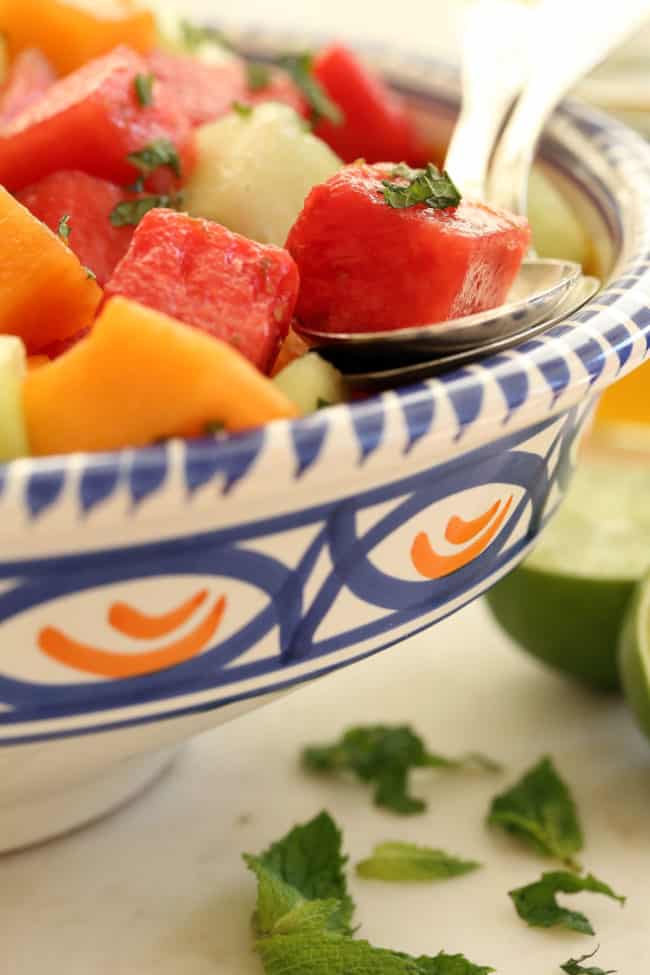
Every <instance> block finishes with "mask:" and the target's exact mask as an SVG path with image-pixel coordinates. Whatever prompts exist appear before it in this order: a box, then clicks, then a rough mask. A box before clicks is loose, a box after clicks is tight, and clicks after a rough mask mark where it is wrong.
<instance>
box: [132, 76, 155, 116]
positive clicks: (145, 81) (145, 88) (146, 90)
mask: <svg viewBox="0 0 650 975" xmlns="http://www.w3.org/2000/svg"><path fill="white" fill-rule="evenodd" d="M155 80H156V78H155V75H152V74H137V75H136V76H135V82H134V85H135V94H136V96H137V99H138V101H139V102H140V104H141V105H142V106H143V108H145V107H146V106H147V105H152V104H153V85H154V81H155Z"/></svg>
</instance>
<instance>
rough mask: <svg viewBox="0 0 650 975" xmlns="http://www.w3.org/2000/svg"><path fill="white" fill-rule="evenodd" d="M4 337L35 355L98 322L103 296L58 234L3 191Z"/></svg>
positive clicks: (0, 290)
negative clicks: (17, 341) (15, 338)
mask: <svg viewBox="0 0 650 975" xmlns="http://www.w3.org/2000/svg"><path fill="white" fill-rule="evenodd" d="M0 223H2V235H1V236H0V334H5V335H18V336H19V337H20V338H21V339H22V340H23V341H24V343H25V345H26V346H27V350H28V351H29V352H30V353H34V352H42V351H43V350H44V349H46V348H47V347H48V346H49V345H51V344H52V343H53V342H57V341H60V340H61V339H65V338H67V337H68V336H70V335H74V334H75V332H78V331H79V330H80V329H82V328H85V327H87V326H88V325H90V324H91V323H92V321H93V318H94V315H95V311H96V309H97V307H98V305H99V303H100V301H101V298H102V291H101V288H100V287H99V285H98V284H97V282H96V281H95V280H94V279H93V278H92V277H90V276H89V274H88V271H87V270H86V268H84V267H82V265H81V263H80V261H79V259H78V258H77V256H76V255H75V254H73V253H72V251H71V250H70V248H69V247H67V246H66V245H65V243H64V242H63V241H62V240H61V239H60V238H59V237H57V235H56V234H54V233H52V231H51V230H50V229H49V228H48V227H46V226H45V224H44V223H41V222H40V220H37V219H36V217H34V216H33V215H32V214H31V213H30V212H29V210H27V209H26V208H25V207H24V206H22V205H21V204H20V203H18V201H17V200H15V199H14V198H13V197H12V196H11V195H10V194H9V193H7V191H6V190H5V189H3V188H2V187H0Z"/></svg>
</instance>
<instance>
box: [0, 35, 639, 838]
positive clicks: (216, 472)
mask: <svg viewBox="0 0 650 975" xmlns="http://www.w3.org/2000/svg"><path fill="white" fill-rule="evenodd" d="M248 40H249V43H251V44H253V45H254V46H255V47H256V48H257V49H259V50H261V51H262V53H263V52H264V50H268V45H269V43H270V42H269V41H268V39H267V38H260V37H257V38H252V39H251V38H249V39H248ZM380 62H381V64H382V65H383V67H384V69H385V70H386V72H387V74H388V75H389V76H390V77H391V78H392V79H393V80H394V81H395V83H396V84H397V85H399V86H400V87H401V88H402V89H403V90H405V91H406V92H407V93H408V95H409V97H410V98H411V100H412V101H413V103H414V104H415V105H416V106H417V107H418V109H419V110H420V111H422V112H425V113H426V114H427V115H428V117H429V119H430V121H431V123H432V125H433V127H434V128H435V127H436V126H437V127H438V128H439V129H440V131H441V132H442V131H443V130H444V129H445V128H448V127H449V125H450V123H451V120H452V118H453V115H454V112H455V110H456V104H457V90H456V79H455V77H454V76H453V75H452V74H450V73H449V71H448V70H447V69H446V68H443V67H441V66H440V65H437V64H432V63H429V62H422V61H414V60H413V59H412V58H410V59H408V61H406V59H402V60H400V59H398V58H396V57H395V56H389V57H383V58H380ZM542 154H543V156H544V158H545V160H546V162H547V164H548V165H549V166H551V167H553V168H554V169H555V171H556V173H557V175H558V176H559V178H561V179H562V180H563V181H564V183H565V184H566V186H567V187H568V188H570V191H571V193H572V195H573V197H574V201H575V203H576V206H577V208H578V210H579V211H580V213H581V215H582V217H583V219H584V220H585V222H586V225H587V226H588V228H589V232H590V234H591V236H592V238H593V240H594V241H595V244H596V247H597V250H598V254H599V259H600V262H601V265H602V268H603V270H604V273H605V276H606V278H607V282H608V283H607V285H606V287H605V290H604V291H603V292H602V293H601V294H600V295H599V296H598V297H597V299H596V300H594V301H592V302H591V303H590V304H589V305H588V306H587V307H585V308H584V309H583V310H582V311H580V312H579V313H578V314H576V315H575V316H574V317H573V318H572V319H571V320H570V321H567V322H565V323H563V324H561V325H558V326H557V327H555V328H553V330H552V331H550V332H549V333H548V334H547V335H545V336H544V337H542V338H537V339H535V340H534V341H530V342H528V343H527V344H526V345H523V346H521V347H519V348H518V349H516V350H513V351H510V352H507V353H504V354H501V355H498V356H494V357H493V358H491V359H486V360H484V361H483V362H482V364H480V365H474V366H471V367H468V368H464V369H461V370H459V371H457V372H455V373H453V374H451V375H448V376H445V377H444V378H441V379H435V380H431V381H429V382H426V383H422V384H419V385H417V386H413V387H411V388H408V389H401V390H399V391H398V392H391V393H386V394H384V395H382V396H377V397H374V398H372V399H370V400H368V401H366V402H360V403H356V404H354V405H351V406H339V407H335V408H331V409H327V410H325V411H322V412H320V413H319V414H317V415H315V416H312V417H309V418H307V419H304V420H300V421H297V422H293V423H289V422H280V423H275V424H272V425H271V426H269V427H267V428H266V429H263V430H258V431H256V432H252V433H249V434H246V435H243V436H237V437H224V438H222V439H220V440H218V441H216V442H214V441H205V442H193V443H185V442H180V441H177V442H171V443H169V444H167V445H165V446H160V447H155V448H151V449H145V450H133V451H124V452H122V453H117V454H111V455H103V456H87V455H76V456H70V457H65V458H61V459H53V460H37V461H31V460H24V461H19V462H16V463H13V464H10V465H8V466H6V467H4V468H1V467H0V538H1V540H2V548H1V555H0V745H1V746H2V748H1V749H0V783H1V785H0V849H10V848H16V847H19V846H22V845H25V844H28V843H31V842H33V841H35V840H39V839H43V838H44V837H46V836H51V835H54V834H56V833H59V832H61V831H63V830H66V829H68V828H70V827H72V826H74V825H78V824H80V823H82V822H85V821H87V820H89V819H92V818H93V817H95V816H97V815H99V814H101V813H102V812H104V811H106V810H107V809H109V808H111V807H112V806H115V805H117V804H118V803H120V802H121V801H123V800H124V799H125V798H127V797H128V796H129V795H131V794H132V793H133V792H135V791H136V790H137V789H138V788H140V787H142V786H143V785H144V784H145V783H146V782H148V781H149V780H150V779H151V778H152V777H154V776H155V775H156V774H157V772H159V771H160V770H161V769H162V768H163V767H164V766H165V764H166V763H167V762H168V761H169V760H170V756H171V755H172V754H173V753H174V750H175V749H176V748H177V746H178V745H179V744H180V743H181V742H183V741H185V740H187V739H188V738H190V737H191V736H192V735H195V734H196V733H197V732H200V731H201V730H203V729H205V728H208V727H211V726H213V725H216V724H219V723H220V722H223V721H226V720H228V719H230V718H232V717H234V716H236V715H239V714H242V713H244V712H246V711H249V710H251V709H252V708H254V707H256V706H258V705H259V704H262V703H264V702H265V701H268V700H269V699H270V698H271V697H272V696H274V695H277V694H279V693H282V692H284V691H286V690H288V689H289V688H291V687H293V686H295V685H297V684H300V683H302V682H304V681H307V680H312V679H313V678H315V677H317V676H320V675H323V674H326V673H328V672H329V671H332V670H334V669H336V668H339V667H343V666H346V665H347V664H350V663H353V662H354V661H355V660H360V659H362V658H364V657H367V656H369V655H370V654H374V653H377V652H378V651H379V650H384V649H387V648H388V647H391V646H394V645H395V644H397V643H399V641H400V640H403V639H405V638H406V637H408V636H410V635H411V634H414V633H416V632H417V631H419V630H422V629H424V628H426V627H429V626H431V625H432V624H434V623H436V622H437V621H438V620H441V619H442V618H443V617H445V616H448V615H449V614H450V613H452V612H454V611H455V610H457V609H459V608H460V607H461V606H463V605H465V604H466V603H468V602H469V601H470V600H472V599H475V598H476V597H477V596H479V595H481V593H483V592H485V591H486V590H487V589H488V588H489V587H490V586H491V585H492V584H493V583H495V582H496V581H497V580H498V579H499V578H500V577H501V576H503V575H504V574H505V573H506V572H508V571H509V570H510V569H511V568H512V567H513V566H514V565H515V564H516V563H517V562H518V561H519V560H520V559H521V558H522V557H523V556H524V555H525V554H526V552H527V551H528V550H529V549H530V547H531V546H532V545H533V544H534V542H535V539H536V537H537V535H538V533H539V532H540V530H541V529H542V528H543V526H544V525H545V523H546V522H547V520H548V519H549V518H550V517H551V515H552V514H553V512H554V510H555V508H556V507H557V505H558V503H559V502H560V500H561V498H562V496H563V493H564V492H565V490H566V487H567V484H568V481H569V479H570V477H571V471H572V466H573V462H574V457H575V452H576V447H577V443H578V440H579V438H580V434H581V432H582V430H583V429H584V427H585V424H586V421H587V418H588V417H589V415H590V412H591V409H592V407H593V405H594V403H595V401H596V399H597V396H598V394H599V393H600V392H601V391H602V390H603V389H604V388H605V387H606V386H608V385H609V384H610V383H611V382H613V381H614V380H615V379H617V378H618V377H619V376H621V375H623V374H624V373H626V372H628V371H629V370H631V369H633V368H634V367H635V366H638V365H639V364H640V363H641V362H642V361H643V359H644V358H646V357H647V356H648V345H649V342H650V307H649V302H650V149H649V148H648V147H647V146H646V145H645V144H644V142H643V141H642V140H641V138H640V137H638V136H636V135H635V134H633V133H632V132H630V131H628V130H627V129H625V128H624V127H622V126H621V125H620V124H618V123H616V122H613V121H611V120H609V119H607V118H606V117H605V116H603V115H600V114H598V113H596V112H595V111H593V110H591V109H587V108H583V107H580V106H579V105H577V104H571V105H565V106H564V107H562V109H561V110H560V111H558V113H557V114H556V116H555V118H554V119H553V121H552V124H551V125H550V126H549V127H548V130H547V133H546V135H545V138H544V141H543V145H542Z"/></svg>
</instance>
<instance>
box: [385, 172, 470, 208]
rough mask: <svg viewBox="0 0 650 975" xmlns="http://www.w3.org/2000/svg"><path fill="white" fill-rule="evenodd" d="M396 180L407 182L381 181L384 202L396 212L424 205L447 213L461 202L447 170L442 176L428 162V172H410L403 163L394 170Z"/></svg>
mask: <svg viewBox="0 0 650 975" xmlns="http://www.w3.org/2000/svg"><path fill="white" fill-rule="evenodd" d="M393 178H400V179H404V180H406V181H407V182H406V183H392V182H391V181H390V180H387V179H385V180H382V184H383V187H384V190H383V193H384V200H385V201H386V203H387V204H388V206H389V207H392V208H393V209H394V210H404V209H406V208H407V207H414V206H417V205H418V204H422V203H423V204H424V205H425V206H427V207H429V208H430V209H432V210H446V209H447V207H457V206H458V204H459V203H460V201H461V199H462V197H461V194H460V192H459V190H458V188H457V186H456V185H455V183H454V182H453V180H452V179H451V177H450V176H449V173H448V172H446V170H445V171H443V172H442V173H441V172H440V170H439V169H438V167H437V166H434V164H433V163H427V166H426V169H411V168H410V167H409V166H405V165H404V164H403V163H401V164H400V165H398V166H396V167H395V169H394V170H393Z"/></svg>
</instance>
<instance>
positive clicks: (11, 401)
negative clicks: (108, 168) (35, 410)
mask: <svg viewBox="0 0 650 975" xmlns="http://www.w3.org/2000/svg"><path fill="white" fill-rule="evenodd" d="M25 372H26V356H25V346H24V345H23V343H22V342H21V341H20V339H18V338H15V337H14V336H13V335H0V462H4V461H8V460H14V458H16V457H24V456H25V455H26V454H28V453H29V449H28V446H27V433H26V430H25V415H24V412H23V403H22V386H23V377H24V376H25Z"/></svg>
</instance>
